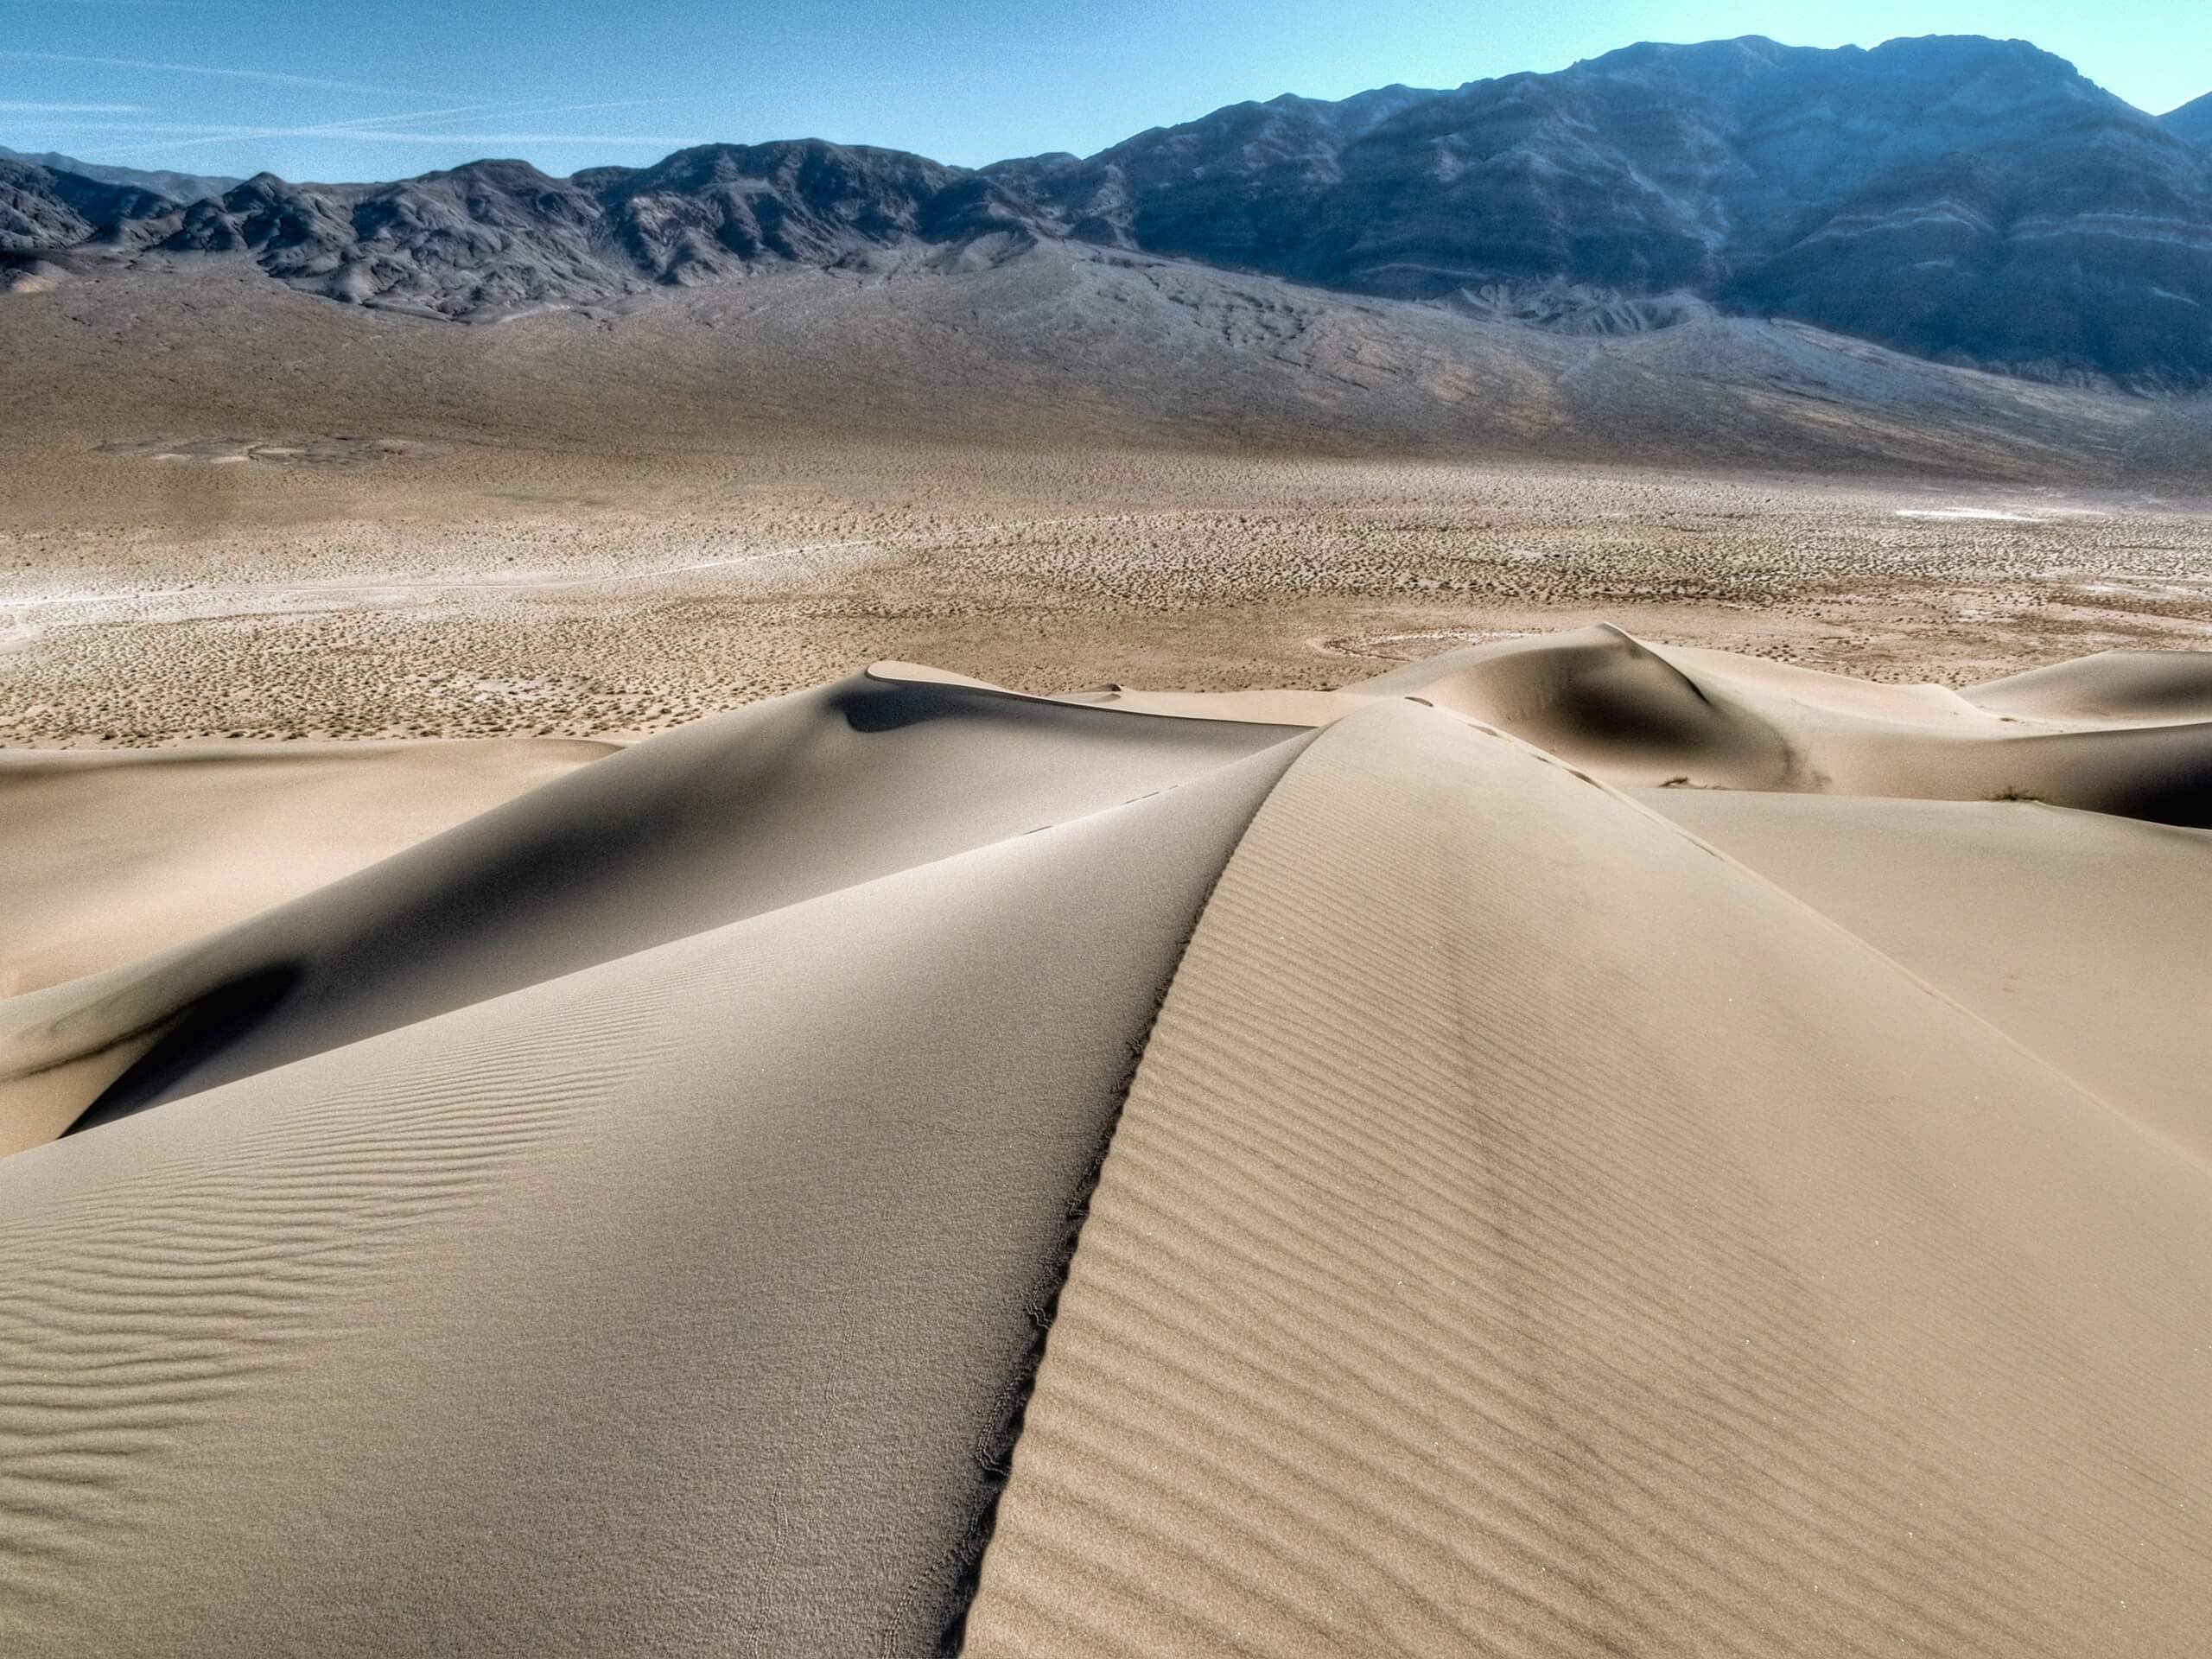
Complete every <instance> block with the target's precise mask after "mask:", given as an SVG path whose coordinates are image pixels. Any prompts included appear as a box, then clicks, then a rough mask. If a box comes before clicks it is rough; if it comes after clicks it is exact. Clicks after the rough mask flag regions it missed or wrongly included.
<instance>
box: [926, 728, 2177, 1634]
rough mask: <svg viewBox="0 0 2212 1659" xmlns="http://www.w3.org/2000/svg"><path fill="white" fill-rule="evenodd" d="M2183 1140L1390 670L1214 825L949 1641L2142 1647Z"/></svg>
mask: <svg viewBox="0 0 2212 1659" xmlns="http://www.w3.org/2000/svg"><path fill="white" fill-rule="evenodd" d="M2209 1247H2212V1185H2208V1175H2207V1169H2206V1166H2204V1165H2203V1164H2202V1163H2200V1162H2197V1161H2195V1160H2190V1159H2188V1158H2185V1157H2183V1156H2182V1155H2180V1154H2177V1152H2176V1151H2175V1150H2174V1149H2173V1148H2172V1147H2171V1146H2170V1145H2169V1144H2167V1143H2165V1142H2164V1141H2159V1140H2157V1139H2154V1138H2152V1137H2151V1136H2148V1135H2144V1134H2141V1133H2139V1132H2138V1131H2136V1130H2134V1129H2133V1128H2131V1127H2129V1126H2127V1125H2126V1124H2124V1123H2122V1122H2119V1121H2118V1120H2116V1119H2115V1118H2114V1117H2113V1115H2112V1114H2111V1113H2110V1112H2109V1111H2108V1110H2107V1109H2105V1108H2104V1107H2103V1106H2102V1105H2101V1104H2100V1103H2098V1102H2096V1101H2095V1100H2094V1099H2092V1098H2090V1097H2089V1096H2087V1095H2086V1094H2085V1093H2084V1092H2083V1091H2082V1090H2081V1089H2080V1088H2078V1087H2077V1086H2076V1085H2075V1084H2073V1083H2071V1082H2070V1081H2069V1080H2068V1079H2067V1078H2065V1077H2062V1076H2060V1075H2059V1074H2058V1073H2057V1072H2056V1071H2053V1070H2052V1069H2051V1068H2050V1067H2049V1066H2047V1065H2043V1064H2041V1063H2039V1062H2038V1061H2037V1060H2036V1059H2034V1058H2031V1056H2029V1055H2027V1054H2025V1053H2024V1052H2021V1051H2020V1050H2019V1049H2018V1047H2017V1046H2014V1045H2012V1043H2009V1042H2007V1041H2005V1039H2002V1038H2001V1037H1999V1036H1998V1035H1997V1034H1996V1033H1994V1032H1993V1031H1992V1030H1991V1029H1990V1028H1989V1027H1987V1026H1986V1025H1984V1024H1983V1023H1982V1022H1980V1020H1976V1019H1975V1018H1974V1016H1973V1015H1971V1014H1967V1012H1966V1011H1965V1010H1963V1009H1962V1008H1961V1007H1959V1006H1958V1005H1956V1004H1955V1003H1954V1002H1952V1001H1948V1000H1946V999H1944V998H1942V997H1941V996H1938V995H1933V994H1931V993H1930V991H1929V989H1928V988H1927V987H1926V986H1925V985H1923V983H1921V982H1918V981H1917V980H1916V979H1914V978H1912V977H1910V976H1908V975H1906V974H1904V972H1902V971H1900V970H1899V969H1897V966H1896V964H1895V963H1891V961H1889V960H1888V959H1887V958H1885V957H1882V956H1881V955H1879V954H1878V953H1877V952H1876V951H1874V950H1872V949H1870V948H1869V947H1867V946H1866V945H1865V944H1862V943H1860V942H1859V941H1858V940H1856V939H1854V938H1852V937H1851V936H1849V935H1848V934H1847V933H1845V932H1843V931H1841V930H1840V929H1839V928H1837V927H1836V926H1834V925H1832V924H1830V923H1828V922H1827V921H1826V920H1824V919H1822V918H1820V917H1818V916H1816V915H1815V914H1814V913H1813V912H1810V911H1809V910H1808V909H1807V908H1805V907H1804V906H1802V905H1800V904H1797V903H1796V902H1795V901H1793V900H1791V899H1789V898H1787V897H1786V896H1784V895H1783V894H1782V893H1779V892H1777V890H1776V889H1774V888H1772V887H1770V886H1768V885H1767V884H1766V883H1764V882H1763V881H1760V880H1757V879H1756V878H1752V877H1751V876H1749V875H1747V874H1746V873H1745V871H1744V870H1743V869H1742V868H1740V867H1738V866H1737V865H1735V864H1734V863H1732V862H1731V861H1728V860H1726V858H1716V857H1714V856H1712V855H1711V854H1710V853H1709V851H1708V849H1706V848H1705V847H1703V846H1702V845H1700V843H1698V842H1694V841H1693V840H1690V839H1688V838H1687V837H1685V836H1682V835H1681V834H1680V833H1679V832H1678V831H1676V830H1675V829H1673V828H1672V827H1671V826H1669V825H1668V824H1667V823H1664V822H1663V821H1662V820H1659V819H1657V818H1656V817H1654V816H1653V815H1651V814H1649V813H1648V812H1645V811H1643V810H1638V809H1637V807H1635V806H1634V805H1632V804H1629V803H1628V802H1626V801H1624V799H1622V798H1619V797H1618V796H1617V795H1614V794H1612V793H1611V792H1610V791H1606V790H1605V789H1603V788H1599V787H1594V786H1592V785H1590V784H1588V783H1586V781H1584V780H1583V779H1580V778H1578V777H1577V776H1576V775H1575V774H1574V773H1573V772H1572V771H1570V770H1569V769H1567V767H1565V766H1560V765H1559V764H1557V763H1556V762H1553V761H1548V760H1547V759H1546V758H1545V757H1543V756H1541V755H1540V754H1538V753H1535V752H1533V751H1530V750H1529V749H1527V748H1525V747H1522V746H1520V745H1519V744H1517V743H1515V742H1512V741H1510V740H1505V739H1502V738H1498V737H1495V736H1489V735H1485V734H1483V733H1481V732H1480V731H1478V729H1476V728H1472V727H1471V726H1469V725H1468V724H1466V723H1465V722H1464V721H1461V720H1459V719H1456V718H1455V717H1454V716H1452V715H1451V714H1449V713H1447V712H1446V711H1444V710H1441V709H1420V708H1418V707H1416V706H1414V705H1413V704H1410V703H1407V702H1393V703H1388V704H1385V705H1383V706H1380V707H1377V708H1375V709H1370V710H1368V711H1365V712H1363V713H1361V714H1359V715H1354V716H1352V717H1351V718H1350V719H1348V720H1346V721H1344V722H1342V723H1340V724H1339V725H1338V726H1337V727H1335V728H1333V729H1332V730H1331V731H1330V732H1329V733H1327V734H1325V736H1324V737H1323V738H1322V739H1321V740H1320V741H1319V743H1318V744H1317V745H1316V746H1315V747H1314V748H1313V750H1312V751H1311V752H1310V753H1309V754H1308V755H1307V757H1306V759H1305V760H1302V761H1300V763H1299V765H1297V766H1294V768H1293V769H1292V771H1291V772H1290V773H1289V775H1288V776H1287V778H1286V779H1285V780H1284V782H1283V784H1282V785H1281V786H1280V787H1279V788H1278V789H1277V790H1276V791H1274V794H1273V795H1272V796H1271V797H1270V798H1269V799H1268V804H1267V805H1266V806H1265V807H1264V808H1263V809H1262V812H1261V814H1260V816H1259V817H1258V819H1257V820H1256V821H1255V823H1254V825H1253V827H1252V829H1251V830H1250V832H1249V834H1248V835H1247V836H1246V838H1245V840H1244V842H1243V844H1242V845H1241V846H1240V848H1239V849H1238V850H1237V853H1236V855H1235V857H1234V858H1232V859H1231V861H1230V866H1229V868H1228V870H1227V871H1226V873H1225V874H1224V878H1223V881H1222V884H1221V887H1219V889H1218V890H1217V893H1216V894H1215V897H1214V899H1213V901H1212V902H1211V904H1210V905H1209V906H1208V907H1207V911H1206V913H1205V918H1204V919H1203V921H1202V922H1201V923H1200V925H1199V927H1198V932H1197V934H1196V936H1195V937H1194V938H1193V939H1192V944H1191V946H1190V949H1189V950H1188V951H1187V953H1186V954H1185V958H1184V963H1183V966H1182V968H1181V969H1180V970H1179V973H1178V975H1177V976H1176V980H1175V984H1174V987H1173V989H1172V991H1171V992H1170V994H1169V995H1168V999H1167V1002H1166V1007H1164V1008H1163V1010H1162V1012H1161V1015H1160V1023H1159V1025H1158V1027H1157V1028H1156V1030H1155V1032H1154V1037H1153V1040H1152V1042H1151V1044H1150V1045H1149V1046H1148V1047H1147V1052H1146V1057H1145V1061H1144V1064H1143V1065H1142V1066H1141V1069H1140V1070H1139V1071H1138V1074H1137V1077H1136V1080H1135V1086H1134V1088H1133V1090H1132V1091H1131V1094H1130V1096H1129V1101H1128V1106H1127V1107H1126V1109H1124V1111H1123V1113H1122V1121H1121V1125H1120V1127H1119V1128H1118V1130H1117V1132H1116V1136H1115V1139H1114V1143H1113V1147H1112V1150H1111V1152H1110V1153H1109V1155H1108V1158H1107V1160H1106V1165H1105V1168H1104V1171H1103V1177H1102V1179H1101V1181H1100V1185H1099V1188H1098V1191H1097V1193H1096V1196H1095V1198H1094V1200H1093V1203H1092V1205H1091V1210H1090V1217H1089V1219H1088V1220H1087V1222H1086V1223H1085V1224H1084V1231H1083V1235H1082V1243H1081V1245H1080V1247H1079V1249H1077V1253H1076V1255H1075V1258H1074V1262H1073V1265H1072V1268H1071V1273H1070V1276H1069V1280H1068V1284H1067V1287H1066V1288H1065V1292H1064V1293H1063V1294H1062V1297H1061V1300H1060V1306H1059V1311H1058V1317H1057V1318H1056V1319H1055V1320H1054V1322H1053V1325H1052V1335H1051V1340H1050V1343H1049V1345H1048V1347H1047V1350H1046V1359H1045V1363H1044V1365H1043V1367H1042V1369H1041V1370H1040V1372H1039V1378H1038V1385H1037V1392H1036V1395H1035V1396H1034V1397H1033V1400H1032V1402H1031V1403H1030V1407H1029V1411H1028V1414H1027V1418H1026V1420H1025V1425H1024V1428H1023V1432H1022V1435H1021V1438H1020V1441H1019V1442H1018V1445H1017V1448H1016V1451H1015V1454H1014V1469H1013V1477H1012V1479H1011V1482H1010V1484H1009V1485H1008V1487H1007V1493H1006V1496H1005V1498H1004V1499H1003V1501H1002V1503H1001V1510H1000V1513H999V1517H998V1525H997V1530H996V1533H995V1536H994V1539H993V1541H992V1544H991V1548H990V1549H989V1551H988V1554H986V1556H985V1559H984V1564H983V1572H982V1583H981V1588H980V1591H979V1593H978V1596H977V1598H976V1603H975V1605H974V1608H973V1610H972V1613H971V1616H970V1618H969V1624H968V1629H967V1636H968V1646H967V1650H968V1651H969V1652H971V1653H980V1654H1052V1655H1071V1654H1110V1655H1125V1654H1139V1653H1159V1654H1169V1653H1187V1652H1191V1651H1194V1650H1211V1651H1232V1650H1233V1651H1236V1652H1240V1653H1283V1654H1288V1653H1332V1654H1333V1653H1408V1652H1420V1653H1473V1652H1482V1653H1501V1654H1520V1653H1529V1654H1535V1653H1593V1654H1594V1653H1601V1652H1635V1653H1675V1652H1679V1653H1700V1654H1713V1653H1744V1654H1773V1653H1785V1652H1786V1653H1836V1654H1846V1653H1873V1652H1897V1651H1912V1652H1921V1653H1944V1654H1958V1653H1976V1652H1978V1653H2021V1654H2025V1653H2051V1654H2063V1653H2092V1652H2111V1651H2113V1650H2115V1649H2124V1650H2126V1651H2128V1652H2131V1653H2145V1654H2147V1653H2173V1654H2181V1653H2189V1652H2194V1651H2196V1649H2197V1647H2198V1645H2199V1643H2201V1639H2202V1631H2203V1630H2204V1627H2205V1619H2206V1614H2207V1611H2208V1604H2207V1601H2206V1599H2205V1596H2206V1592H2205V1587H2204V1586H2205V1585H2206V1584H2207V1582H2208V1579H2207V1567H2208V1565H2212V1523H2208V1519H2207V1511H2206V1507H2205V1506H2206V1504H2207V1503H2208V1502H2212V1434H2208V1433H2207V1431H2208V1428H2212V1418H2208V1414H2207V1407H2206V1395H2205V1393H2204V1389H2203V1387H2202V1382H2203V1379H2202V1354H2201V1353H2200V1352H2199V1351H2198V1347H2199V1344H2200V1340H2201V1337H2200V1333H2201V1331H2202V1325H2203V1322H2204V1320H2205V1319H2206V1318H2207V1317H2208V1315H2212V1268H2208V1266H2207V1262H2208V1261H2212V1257H2208V1255H2207V1251H2208V1248H2209Z"/></svg>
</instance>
